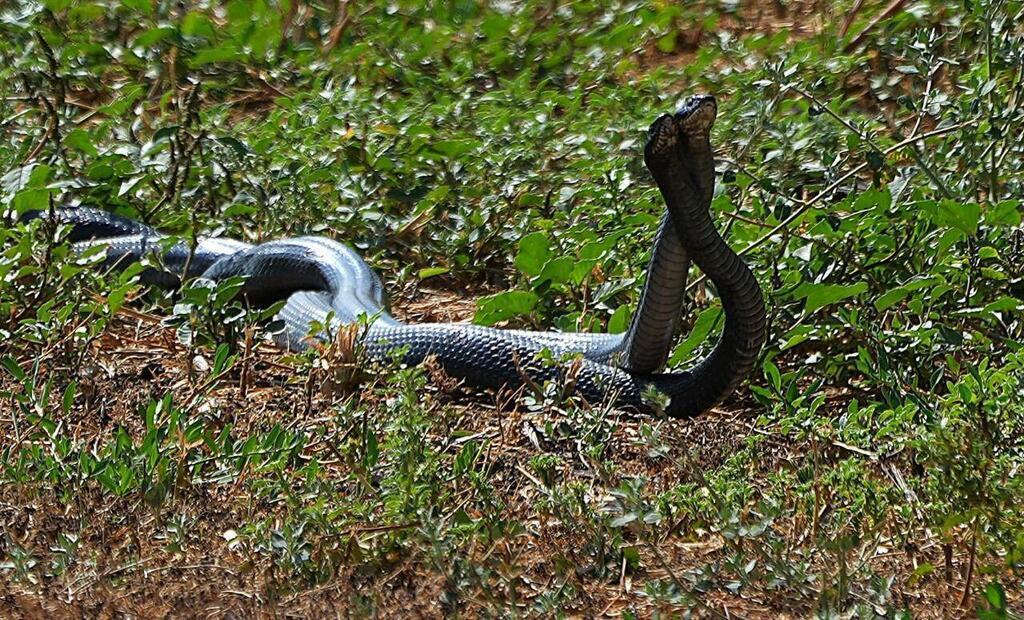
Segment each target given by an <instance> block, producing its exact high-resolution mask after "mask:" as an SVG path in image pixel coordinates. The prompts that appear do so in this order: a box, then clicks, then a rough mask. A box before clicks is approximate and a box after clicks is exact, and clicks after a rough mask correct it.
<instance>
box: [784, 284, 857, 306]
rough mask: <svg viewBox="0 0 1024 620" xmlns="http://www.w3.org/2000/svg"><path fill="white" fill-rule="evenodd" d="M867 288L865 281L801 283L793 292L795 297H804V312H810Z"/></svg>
mask: <svg viewBox="0 0 1024 620" xmlns="http://www.w3.org/2000/svg"><path fill="white" fill-rule="evenodd" d="M866 290H868V285H867V282H858V283H856V284H812V283H810V282H805V283H803V284H801V285H800V286H799V287H798V288H797V289H796V292H795V293H794V296H795V297H796V298H797V299H805V300H806V301H805V303H804V312H806V313H808V314H810V313H811V312H814V311H816V310H819V309H821V308H824V307H825V306H828V305H831V304H834V303H838V302H840V301H842V300H844V299H849V298H850V297H853V296H855V295H860V294H861V293H863V292H864V291H866Z"/></svg>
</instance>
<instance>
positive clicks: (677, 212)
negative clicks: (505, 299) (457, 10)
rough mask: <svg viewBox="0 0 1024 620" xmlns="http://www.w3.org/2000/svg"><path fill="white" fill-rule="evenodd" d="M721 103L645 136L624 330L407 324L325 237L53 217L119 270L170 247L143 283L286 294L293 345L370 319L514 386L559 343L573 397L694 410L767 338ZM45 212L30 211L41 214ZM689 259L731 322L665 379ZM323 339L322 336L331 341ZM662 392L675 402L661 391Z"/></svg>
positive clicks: (415, 350)
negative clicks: (731, 232) (644, 188)
mask: <svg viewBox="0 0 1024 620" xmlns="http://www.w3.org/2000/svg"><path fill="white" fill-rule="evenodd" d="M716 113H717V104H716V102H715V99H714V98H713V97H711V96H710V95H698V96H694V97H691V98H690V99H689V100H688V101H687V102H686V103H685V104H684V105H683V106H682V107H681V108H680V109H679V110H678V111H677V112H676V113H675V114H663V115H661V116H660V117H658V118H657V119H656V120H655V122H654V123H653V124H652V125H651V127H650V129H649V130H648V139H647V142H646V144H645V146H644V163H645V164H646V166H647V168H648V170H650V172H651V174H652V176H653V177H654V181H655V183H656V184H657V186H658V188H659V190H660V192H661V195H662V197H663V199H664V201H665V204H666V206H667V210H666V213H665V214H664V216H663V217H662V220H661V224H660V227H659V229H658V233H657V235H656V237H655V243H654V249H653V252H652V256H651V260H650V264H649V267H648V272H647V280H646V283H645V287H644V290H643V293H642V295H641V300H640V304H639V307H638V309H637V312H636V314H635V316H634V318H633V321H632V323H631V324H630V327H629V329H628V330H627V331H626V332H625V333H623V334H614V335H613V334H576V333H559V332H531V331H524V330H505V329H494V328H488V327H482V326H477V325H467V324H451V323H432V324H405V323H402V322H400V321H398V320H397V319H395V318H394V317H392V316H391V315H390V314H389V313H388V312H387V309H386V307H387V301H386V297H385V293H384V287H383V285H382V283H381V280H380V278H379V277H378V276H377V274H376V273H374V271H373V270H372V269H371V268H370V267H369V266H368V265H367V264H366V263H365V262H364V261H363V259H362V258H361V257H360V256H359V255H358V254H356V252H355V251H354V250H352V249H351V248H350V247H348V246H346V245H344V244H342V243H339V242H337V241H334V240H332V239H328V238H324V237H298V238H291V239H282V240H274V241H268V242H265V243H260V244H256V245H251V244H247V243H243V242H240V241H235V240H231V239H225V238H213V237H206V238H199V239H198V240H197V242H196V246H195V247H194V248H192V247H189V246H188V245H187V244H185V243H176V244H171V245H169V246H168V242H166V241H165V239H166V237H165V236H164V235H163V234H161V233H160V232H158V231H157V230H155V229H153V228H151V227H149V226H146V225H144V224H141V223H139V222H135V221H133V220H130V219H127V218H123V217H120V216H116V215H113V214H110V213H106V212H103V211H100V210H96V209H89V208H62V209H57V210H55V211H54V215H55V216H56V218H57V219H58V220H59V221H61V222H63V223H66V224H70V225H71V231H70V233H69V236H68V239H69V241H71V242H72V243H73V246H74V248H75V249H76V250H78V251H85V250H88V249H89V248H92V247H94V246H96V245H102V246H104V247H105V251H106V256H105V260H104V264H105V265H106V266H108V267H121V266H124V265H126V264H128V263H130V262H134V261H138V260H140V259H141V258H143V257H144V256H146V255H147V254H150V253H154V252H157V253H159V254H160V255H161V260H160V261H159V263H160V265H161V268H160V269H156V268H150V269H147V270H146V271H144V272H143V274H142V276H141V279H142V282H143V283H145V284H150V285H156V286H162V287H168V288H170V287H175V286H178V285H179V284H180V282H181V280H182V279H183V278H191V277H196V276H201V277H204V278H208V279H211V280H214V281H219V280H222V279H224V278H228V277H233V276H244V277H245V282H244V284H243V287H242V291H241V292H242V293H243V294H244V295H245V296H246V297H247V299H248V300H249V301H250V302H251V303H254V304H267V303H271V302H273V301H277V300H282V299H284V300H286V301H285V304H284V306H283V307H282V309H281V311H280V312H279V314H278V318H279V319H281V320H283V322H284V325H285V326H286V327H285V329H284V330H283V331H282V332H280V333H279V334H277V335H276V336H275V339H276V340H277V341H278V343H279V344H281V345H282V346H284V347H286V348H289V349H293V350H299V349H303V348H305V347H307V346H309V343H310V341H311V340H310V335H309V333H310V326H311V325H312V324H314V323H319V324H320V325H327V326H328V331H329V332H333V331H334V330H335V329H336V328H337V327H340V326H342V325H346V324H352V323H355V322H357V321H360V320H366V319H369V320H368V322H367V325H366V327H365V329H364V330H362V332H361V336H360V338H361V343H362V345H363V346H364V347H365V350H366V353H367V354H368V355H369V357H370V358H372V359H375V360H382V361H383V360H389V359H391V358H392V356H393V355H394V353H395V351H398V350H400V351H403V353H402V358H401V359H402V361H403V362H404V363H406V364H410V365H411V364H419V363H421V362H423V361H424V360H425V359H426V358H428V357H430V356H433V357H435V358H436V359H437V361H438V362H439V363H440V365H441V367H442V368H443V369H444V370H445V372H447V373H448V374H449V375H451V376H453V377H456V378H459V379H462V380H463V381H465V382H466V383H467V384H469V385H472V386H476V387H480V388H499V387H503V386H510V387H515V386H519V385H522V384H523V383H525V382H526V381H530V382H533V383H536V384H542V383H543V382H545V381H559V380H564V379H565V374H566V371H567V365H566V364H565V363H564V362H561V363H559V362H554V363H553V362H551V361H550V360H545V359H544V357H543V356H541V355H539V353H541V352H542V351H544V350H549V351H551V353H553V354H554V356H555V358H556V359H558V358H559V357H561V356H564V355H566V354H575V355H576V357H578V358H579V360H578V361H577V362H575V364H574V366H575V367H574V371H573V381H574V385H575V387H574V389H575V391H576V393H578V394H580V395H582V396H583V397H584V398H585V399H587V400H589V401H591V402H599V401H612V402H613V403H614V404H615V405H616V406H618V407H620V408H624V409H629V410H634V411H639V412H648V413H649V412H653V411H655V410H656V409H661V408H662V405H663V403H661V404H655V403H654V402H651V399H649V398H648V396H649V390H651V389H654V390H657V391H658V392H661V393H662V394H663V395H664V396H665V397H667V405H665V406H664V412H665V413H667V414H668V415H669V416H671V417H688V416H693V415H696V414H699V413H701V412H703V411H706V410H707V409H708V408H710V407H712V406H714V405H715V404H717V403H719V402H720V401H721V400H722V399H723V398H725V397H726V396H727V395H728V394H730V393H731V392H732V391H733V390H734V389H735V387H736V386H737V385H738V384H739V382H740V381H741V380H742V379H743V378H744V377H745V376H746V375H747V374H748V372H749V371H750V369H751V368H752V367H753V365H754V363H755V361H756V358H757V355H758V353H759V351H760V349H761V346H762V345H763V343H764V340H765V332H766V329H765V325H766V319H765V308H764V302H763V299H762V293H761V289H760V287H759V286H758V283H757V280H756V279H755V278H754V276H753V274H752V273H751V271H750V269H749V268H748V267H747V266H746V264H745V263H744V262H743V261H742V259H741V258H740V257H739V256H738V255H737V254H736V253H735V252H733V251H732V249H730V248H729V246H728V245H727V244H726V243H725V241H724V240H723V239H722V237H721V236H720V235H719V234H718V232H717V230H716V229H715V226H714V223H713V221H712V219H711V213H710V201H711V196H712V191H713V188H714V180H715V173H714V159H713V155H712V149H711V143H710V130H711V127H712V125H713V123H714V120H715V116H716ZM45 215H46V213H43V212H35V213H32V214H28V215H27V217H30V218H31V217H43V216H45ZM690 261H692V262H693V263H694V264H695V265H697V267H698V268H699V269H700V270H701V271H703V272H704V274H705V275H706V276H707V277H708V279H710V280H711V282H713V283H714V285H715V288H716V290H717V292H718V295H719V297H720V299H721V302H722V307H723V310H724V313H725V326H724V328H723V330H722V335H721V337H720V338H719V341H718V343H717V344H716V346H715V347H714V349H713V350H712V351H711V353H710V354H709V355H708V356H707V357H706V358H705V359H703V360H702V361H701V362H700V363H699V364H697V365H696V366H695V367H694V368H692V369H690V370H688V371H683V372H673V373H661V372H659V371H660V370H662V367H663V366H664V364H665V361H666V359H667V357H668V354H669V351H670V350H671V346H672V342H673V338H674V336H675V332H676V330H677V327H678V322H679V318H680V316H681V310H682V306H683V301H684V300H683V298H684V293H685V289H686V282H687V272H688V270H689V264H690ZM327 337H328V336H326V335H325V334H314V335H313V338H314V339H316V338H319V339H321V340H323V339H326V338H327ZM655 400H662V401H664V399H655Z"/></svg>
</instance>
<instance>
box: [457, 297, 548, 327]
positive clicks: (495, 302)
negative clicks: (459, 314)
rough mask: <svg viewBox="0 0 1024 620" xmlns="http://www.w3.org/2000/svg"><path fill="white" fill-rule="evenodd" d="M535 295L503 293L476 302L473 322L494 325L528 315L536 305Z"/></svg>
mask: <svg viewBox="0 0 1024 620" xmlns="http://www.w3.org/2000/svg"><path fill="white" fill-rule="evenodd" d="M537 301H538V299H537V295H535V294H534V293H531V292H530V291H505V292H503V293H498V294H496V295H491V296H489V297H484V298H483V299H480V300H479V301H478V302H477V309H476V316H475V317H473V321H474V322H476V323H478V324H480V325H494V324H495V323H498V322H500V321H505V320H508V319H510V318H512V317H514V316H518V315H523V314H529V313H530V312H531V311H532V310H533V309H534V307H535V306H536V305H537Z"/></svg>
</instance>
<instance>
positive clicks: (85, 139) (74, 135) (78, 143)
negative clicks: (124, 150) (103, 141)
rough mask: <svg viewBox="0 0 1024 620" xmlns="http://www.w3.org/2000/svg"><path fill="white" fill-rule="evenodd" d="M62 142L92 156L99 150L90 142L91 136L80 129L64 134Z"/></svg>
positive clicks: (97, 153)
mask: <svg viewBox="0 0 1024 620" xmlns="http://www.w3.org/2000/svg"><path fill="white" fill-rule="evenodd" d="M64 144H66V145H68V146H70V147H71V148H73V149H75V150H76V151H79V152H81V153H85V154H86V155H90V156H92V157H96V156H97V155H99V151H97V150H96V146H95V145H94V144H93V143H92V138H91V137H89V134H88V133H87V132H85V131H83V130H81V129H75V130H74V131H71V132H69V133H68V135H66V136H64Z"/></svg>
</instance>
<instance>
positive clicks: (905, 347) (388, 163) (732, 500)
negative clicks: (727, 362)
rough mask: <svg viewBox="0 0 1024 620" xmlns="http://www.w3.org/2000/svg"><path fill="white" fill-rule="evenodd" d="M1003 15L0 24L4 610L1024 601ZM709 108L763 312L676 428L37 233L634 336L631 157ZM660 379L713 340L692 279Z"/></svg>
mask: <svg viewBox="0 0 1024 620" xmlns="http://www.w3.org/2000/svg"><path fill="white" fill-rule="evenodd" d="M1022 24H1024V3H1022V2H1015V1H1006V2H999V1H994V0H972V1H969V2H968V1H964V2H959V3H940V2H932V1H925V2H899V1H897V2H892V3H884V2H877V1H873V0H868V1H861V0H857V1H856V2H852V1H851V2H847V1H843V2H838V3H819V2H814V1H811V0H807V1H798V0H792V1H779V2H774V3H755V2H746V1H742V2H737V1H726V0H723V1H721V2H698V3H669V2H660V1H657V2H615V1H608V2H595V1H583V2H563V3H559V2H548V1H544V0H523V1H515V2H494V3H488V2H468V1H458V2H449V3H420V2H412V1H408V0H392V1H389V2H377V1H372V2H359V3H356V2H347V1H346V0H339V1H338V2H333V1H328V0H325V1H324V2H294V1H293V2H288V1H282V2H269V1H264V0H258V1H256V2H251V1H242V0H234V1H231V2H227V3H217V2H206V1H199V2H165V1H162V0H96V1H81V2H71V1H68V0H45V1H43V2H32V1H23V0H19V1H15V2H11V3H6V4H4V5H0V37H2V40H3V42H4V45H3V46H0V173H2V178H0V210H2V211H3V215H2V217H3V221H4V223H3V227H2V229H0V338H2V339H3V345H2V348H0V615H3V616H4V617H44V616H46V617H49V616H57V617H60V616H72V617H78V616H101V617H119V616H122V615H136V616H142V617H160V616H193V615H209V616H231V617H237V616H239V615H242V616H248V615H257V614H281V615H288V616H294V617H321V616H323V615H326V614H331V615H336V614H340V613H345V614H348V615H352V616H360V617H361V616H367V615H379V616H385V617H390V616H410V615H411V616H427V617H438V616H450V615H456V616H470V617H472V616H484V615H486V616H561V615H567V616H587V617H590V616H600V615H620V616H624V617H650V616H652V615H655V614H658V615H662V616H675V615H679V616H685V615H690V616H696V617H712V618H717V617H727V618H732V617H747V618H776V617H811V616H820V617H874V616H876V615H877V616H885V617H900V618H908V617H922V618H930V617H942V618H946V617H956V616H966V617H975V616H977V617H982V618H992V619H995V618H1011V617H1015V616H1014V613H1015V612H1016V613H1017V614H1020V613H1022V609H1024V594H1022V587H1024V507H1022V505H1021V502H1020V501H1019V498H1021V497H1022V496H1024V471H1022V468H1024V440H1022V437H1024V352H1022V351H1021V347H1020V342H1021V340H1022V338H1024V322H1022V318H1021V310H1022V305H1024V271H1022V270H1024V267H1022V265H1024V229H1022V226H1021V216H1022V213H1024V208H1022V205H1021V201H1020V198H1021V196H1022V194H1024V173H1022V170H1024V143H1022V142H1021V140H1020V136H1021V133H1022V132H1021V130H1022V129H1024V123H1022V121H1024V101H1022V100H1024V87H1022V72H1024V25H1022ZM702 91H703V92H711V93H714V94H715V95H717V96H718V98H719V108H720V109H719V120H718V123H717V125H716V129H715V132H714V144H715V147H716V155H717V160H718V184H717V187H716V193H715V198H714V201H713V205H712V207H713V211H714V215H715V218H716V221H717V222H718V223H719V225H720V226H721V227H722V229H723V231H724V234H725V237H726V239H727V240H728V241H729V243H730V244H731V245H732V246H733V247H734V248H736V249H737V250H738V251H741V252H742V254H743V255H744V257H745V258H746V260H747V261H748V262H749V263H750V265H751V266H752V267H753V268H754V270H755V272H756V274H757V276H758V279H759V281H760V282H761V284H762V286H763V287H764V289H765V292H766V301H767V304H768V308H769V313H770V334H769V340H768V346H767V348H766V350H765V351H764V354H763V357H762V360H761V364H760V365H759V370H758V371H757V372H755V374H754V376H752V377H751V380H750V382H749V385H748V386H746V387H744V389H742V390H741V391H740V392H738V393H737V394H736V395H735V396H734V397H733V398H731V399H730V400H729V401H727V402H726V403H724V404H723V405H722V406H721V407H718V408H716V409H715V410H713V411H711V412H709V413H708V414H706V415H704V416H701V417H698V418H695V419H692V420H685V421H673V420H661V419H656V418H637V417H631V416H629V415H625V414H623V413H621V412H618V411H615V410H614V409H611V408H609V407H607V406H602V405H601V404H600V403H582V402H579V401H578V400H577V399H575V398H573V396H572V395H571V393H567V391H566V390H564V389H563V388H564V387H565V386H561V385H542V386H533V388H532V389H529V390H524V391H523V392H521V393H511V392H502V393H498V394H475V393H471V392H468V391H467V390H465V389H464V388H462V387H461V386H459V385H458V384H457V382H454V381H452V380H450V379H449V378H446V377H444V376H443V375H442V374H441V373H440V372H439V371H438V370H437V369H436V368H432V367H431V366H430V365H429V364H428V365H427V366H425V367H423V368H400V367H397V366H391V367H388V366H384V367H377V366H372V365H370V364H368V363H367V362H366V360H364V359H362V358H361V357H360V352H359V351H358V348H357V347H353V346H352V345H351V336H352V335H351V334H339V335H338V339H337V341H336V342H335V343H334V344H332V345H331V346H327V347H324V348H322V349H320V350H315V351H311V352H309V353H307V354H303V355H289V354H284V353H283V352H281V351H279V350H277V349H275V348H274V347H273V346H271V345H269V344H268V343H267V342H266V339H265V335H266V333H267V331H268V330H272V329H273V322H272V321H271V320H270V319H271V315H272V309H271V311H257V310H253V309H250V308H247V307H246V306H245V305H244V303H243V302H242V300H240V299H238V298H237V296H236V295H235V293H236V292H237V290H238V286H239V284H240V283H238V282H227V283H224V284H222V285H220V286H216V287H211V286H209V285H208V284H206V283H203V282H201V281H195V282H186V283H185V284H184V285H183V287H182V288H181V290H178V291H171V292H160V291H153V290H148V289H146V288H145V287H142V286H140V285H139V284H138V283H137V275H138V272H139V270H140V269H141V266H135V267H133V268H130V269H128V270H127V271H125V272H120V273H110V274H105V273H102V272H100V271H99V270H97V269H95V267H96V264H97V262H98V261H99V260H100V257H99V256H98V255H75V254H72V253H70V252H69V249H68V246H67V244H66V243H64V241H63V236H64V234H65V232H66V231H64V230H62V229H61V227H59V226H54V225H50V224H47V223H45V222H40V221H35V222H33V223H31V224H19V223H18V216H19V215H20V214H22V213H24V212H25V211H28V210H31V209H43V210H46V209H49V208H52V207H54V206H58V205H79V204H80V205H88V206H94V207H99V208H102V209H105V210H108V211H112V212H116V213H120V214H123V215H126V216H129V217H132V218H136V219H140V220H143V221H145V222H147V223H150V224H153V225H155V226H158V227H159V228H161V229H163V230H167V231H169V232H172V233H174V234H176V235H180V237H181V238H183V239H185V240H186V241H187V240H191V239H194V238H195V236H196V235H198V234H223V235H225V236H230V237H234V238H238V239H245V240H248V241H260V240H266V239H271V238H277V237H282V236H287V235H295V234H303V233H311V234H324V235H330V236H332V237H334V238H337V239H340V240H344V241H346V242H348V243H350V244H352V245H353V246H354V247H356V248H358V249H359V251H360V252H361V253H362V254H363V255H364V256H365V257H366V258H367V260H368V261H369V262H371V264H373V265H375V266H376V267H377V269H378V271H379V272H380V273H381V274H382V276H383V277H384V279H385V282H386V286H387V289H388V290H389V291H390V292H391V296H392V301H393V306H394V309H395V313H396V314H397V315H398V316H400V317H403V318H405V319H408V320H410V321H428V320H438V321H445V320H473V321H475V322H477V323H480V324H487V325H505V326H512V327H528V328H534V329H561V330H611V331H621V330H623V329H625V328H626V326H627V325H628V321H629V316H630V309H631V308H633V307H635V304H636V301H637V296H638V294H639V291H640V287H641V284H642V278H643V269H644V267H645V265H646V262H647V258H648V256H649V251H650V243H651V239H652V236H653V233H654V230H655V228H656V225H657V221H658V218H659V217H660V213H661V209H662V203H661V201H660V198H659V196H658V195H657V191H656V189H655V188H654V186H653V183H652V182H651V180H650V178H649V176H648V174H647V172H646V170H645V169H644V167H643V164H642V158H641V152H640V149H641V148H642V145H643V139H644V131H645V130H646V127H647V126H648V124H649V123H650V122H651V121H652V120H653V119H654V118H655V117H656V116H657V115H658V114H659V113H661V112H664V111H668V110H671V109H672V108H673V107H674V106H675V105H676V104H677V103H679V102H680V101H681V100H682V99H683V98H684V97H685V96H686V95H688V94H691V93H694V92H702ZM691 282H692V285H691V289H690V291H689V296H688V297H689V302H688V308H687V313H686V317H685V318H684V325H685V327H686V329H687V334H686V336H685V337H684V338H683V339H682V340H681V341H680V343H679V345H678V346H677V348H676V349H675V351H674V353H673V355H672V360H671V363H672V364H673V365H676V366H679V367H685V366H686V365H687V364H689V363H691V362H692V361H693V360H694V359H699V358H700V356H701V355H702V354H704V353H705V352H706V351H707V350H708V348H709V346H710V345H711V344H712V343H713V341H714V335H715V334H716V333H717V331H718V330H719V329H720V323H721V311H720V305H719V303H718V300H717V298H716V296H715V294H714V290H713V287H710V286H706V285H705V283H704V282H703V281H701V280H700V278H699V274H698V273H697V272H696V271H695V272H694V274H693V275H692V277H691Z"/></svg>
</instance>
